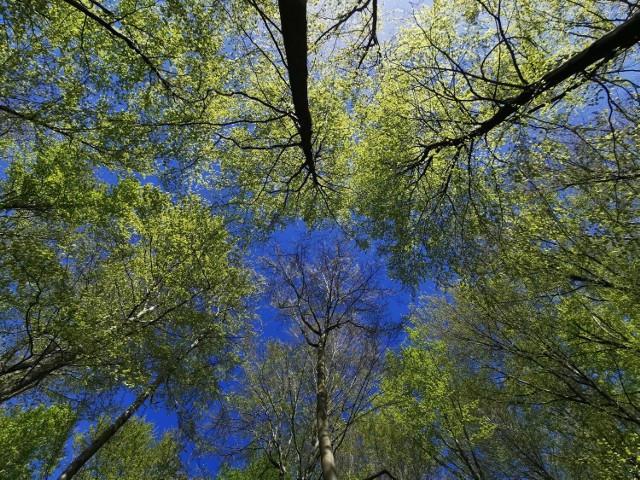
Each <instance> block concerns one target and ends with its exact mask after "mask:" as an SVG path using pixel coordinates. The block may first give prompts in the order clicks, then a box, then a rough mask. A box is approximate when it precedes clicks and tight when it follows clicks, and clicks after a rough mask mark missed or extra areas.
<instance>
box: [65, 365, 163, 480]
mask: <svg viewBox="0 0 640 480" xmlns="http://www.w3.org/2000/svg"><path fill="white" fill-rule="evenodd" d="M165 378H166V377H165V376H158V378H157V379H156V380H155V381H154V382H153V383H152V384H151V385H150V386H149V387H148V388H147V389H146V390H144V391H143V392H142V393H141V394H140V395H139V396H138V397H137V398H136V399H135V401H134V402H133V403H132V404H131V405H129V408H127V409H126V410H125V411H124V412H123V413H122V414H121V415H120V416H119V417H118V418H116V420H115V421H114V422H113V423H112V424H111V425H109V426H108V427H107V428H106V429H104V430H103V431H102V432H101V433H100V434H99V435H98V436H97V437H96V438H95V440H94V441H93V442H91V443H90V444H89V445H88V446H87V447H86V448H85V449H84V450H83V451H82V452H80V454H79V455H78V456H77V457H76V458H75V459H74V460H73V461H72V462H71V463H70V464H69V466H68V467H67V468H66V469H65V470H64V472H62V474H61V475H60V476H59V477H58V480H69V479H71V478H73V476H74V475H75V474H76V473H78V470H80V469H81V468H82V467H83V466H84V465H85V464H86V463H87V462H88V461H89V460H91V457H93V456H94V455H95V454H96V452H97V451H98V450H100V449H101V448H102V447H103V446H104V445H105V444H106V443H107V442H108V441H109V440H111V438H112V437H113V436H114V435H115V434H116V433H118V430H120V428H122V426H123V425H124V424H125V423H127V421H128V420H129V419H130V418H131V416H132V415H133V414H134V413H135V412H136V410H138V409H139V408H140V407H141V406H142V404H143V403H144V402H145V401H146V400H147V398H149V397H150V396H151V395H153V393H154V392H155V391H156V390H157V389H158V387H159V386H160V385H161V384H162V382H163V381H164V379H165Z"/></svg>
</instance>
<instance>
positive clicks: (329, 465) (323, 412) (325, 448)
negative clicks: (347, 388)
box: [316, 334, 338, 480]
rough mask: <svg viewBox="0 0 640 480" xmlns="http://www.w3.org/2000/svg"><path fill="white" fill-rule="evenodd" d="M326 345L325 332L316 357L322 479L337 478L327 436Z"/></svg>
mask: <svg viewBox="0 0 640 480" xmlns="http://www.w3.org/2000/svg"><path fill="white" fill-rule="evenodd" d="M325 346H326V334H323V335H322V336H321V337H320V342H319V344H318V347H317V353H318V359H317V364H316V371H317V382H318V386H317V393H316V425H317V428H318V448H319V449H320V465H321V466H322V479H323V480H338V475H337V473H336V463H335V459H334V458H333V447H332V445H331V437H330V436H329V420H328V419H327V411H328V396H327V369H326V365H325V363H324V353H325Z"/></svg>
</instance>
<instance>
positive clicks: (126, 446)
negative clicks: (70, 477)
mask: <svg viewBox="0 0 640 480" xmlns="http://www.w3.org/2000/svg"><path fill="white" fill-rule="evenodd" d="M102 426H103V425H102V422H99V423H98V425H97V427H96V428H95V429H92V430H91V432H90V434H89V435H88V436H87V437H88V438H87V437H78V438H76V447H77V448H78V449H83V448H84V447H85V446H86V444H87V443H88V442H89V441H90V440H91V437H93V436H95V434H96V433H97V431H100V430H101V428H102ZM156 437H157V434H156V433H155V431H154V426H153V424H151V423H148V422H146V421H145V420H144V419H141V418H138V417H134V418H132V419H131V420H130V421H129V422H127V424H126V425H125V426H124V427H123V428H122V429H121V430H119V431H118V433H117V434H116V435H115V437H114V438H112V439H111V440H110V441H109V443H108V444H107V445H106V446H105V447H103V448H101V449H100V450H99V451H98V453H97V454H96V455H95V457H94V458H93V459H92V460H91V462H90V463H89V464H88V465H87V466H86V467H85V468H84V469H83V470H82V471H80V472H78V474H77V475H76V476H75V478H77V479H80V480H90V479H96V478H101V479H105V480H116V479H126V480H129V479H130V480H138V479H140V480H142V479H145V480H146V479H149V480H161V479H166V478H175V479H178V478H187V476H186V474H185V471H184V467H183V465H182V461H181V460H180V451H181V450H182V446H181V445H180V443H179V442H178V441H177V439H176V438H175V435H174V434H173V433H171V432H167V433H164V434H163V435H162V436H161V437H160V438H159V439H157V438H156Z"/></svg>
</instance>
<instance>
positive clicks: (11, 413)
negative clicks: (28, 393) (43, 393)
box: [0, 404, 77, 480]
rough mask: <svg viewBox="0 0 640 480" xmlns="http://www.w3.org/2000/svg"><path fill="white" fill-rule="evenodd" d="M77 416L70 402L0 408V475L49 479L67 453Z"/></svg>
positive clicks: (13, 477)
mask: <svg viewBox="0 0 640 480" xmlns="http://www.w3.org/2000/svg"><path fill="white" fill-rule="evenodd" d="M76 419H77V416H76V415H75V413H74V412H73V411H72V410H71V408H70V407H69V406H68V405H63V404H53V405H50V406H44V405H38V406H34V407H32V408H29V409H22V408H20V407H19V406H15V407H12V408H10V409H6V408H4V407H3V408H2V409H1V411H0V465H2V466H1V467H0V475H1V476H2V478H12V479H16V480H22V479H24V480H29V479H33V478H38V479H45V478H48V477H49V475H50V474H51V473H52V472H53V470H54V469H55V467H56V465H57V464H58V462H59V461H60V459H61V457H62V456H63V453H64V445H65V442H66V440H67V437H68V436H69V433H70V431H71V429H72V428H73V425H74V424H75V422H76Z"/></svg>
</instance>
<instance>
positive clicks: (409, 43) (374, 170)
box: [353, 0, 639, 283]
mask: <svg viewBox="0 0 640 480" xmlns="http://www.w3.org/2000/svg"><path fill="white" fill-rule="evenodd" d="M638 21H639V20H638V16H637V12H636V11H635V9H634V8H633V6H629V5H627V4H626V3H624V2H620V3H616V2H614V3H609V2H594V3H590V4H589V5H586V4H572V5H571V6H570V7H568V8H567V7H566V6H565V5H564V4H562V3H558V2H553V1H550V2H543V3H540V2H526V1H522V2H520V1H519V2H504V1H500V2H484V1H475V0H472V1H467V0H463V1H460V2H457V3H455V4H453V5H451V4H450V3H448V2H447V3H444V2H443V3H440V2H435V3H434V4H433V5H432V6H429V7H425V8H423V9H422V10H421V11H419V12H417V14H416V24H415V25H414V26H412V27H410V28H409V29H407V30H406V32H405V33H403V34H401V35H400V36H399V38H398V41H397V42H396V45H395V46H394V49H393V51H392V52H391V54H390V58H389V61H388V62H386V66H387V68H386V69H385V70H383V71H382V72H381V76H380V79H379V84H377V85H379V87H377V88H376V89H375V90H374V91H375V92H377V93H376V95H375V97H374V99H373V101H374V104H373V105H371V104H369V103H365V104H363V106H362V108H361V110H360V115H361V117H362V119H363V122H364V124H365V125H369V127H368V128H367V127H365V128H363V134H362V142H360V143H359V145H358V146H357V151H358V152H359V155H358V156H357V160H356V164H355V165H354V177H353V185H354V188H355V191H356V194H355V195H354V197H353V198H354V199H356V204H355V205H354V208H355V209H356V211H357V212H358V213H359V214H360V215H361V216H362V218H363V222H362V223H361V224H360V225H361V226H360V228H365V229H366V230H367V231H368V232H369V233H370V234H371V235H372V236H373V237H374V238H377V239H380V240H381V241H382V251H383V252H384V253H386V254H388V255H389V256H390V261H391V267H392V268H391V270H392V272H393V273H394V274H395V275H396V276H398V277H400V278H403V279H404V281H407V282H414V283H415V282H416V281H418V280H420V279H424V278H425V277H426V276H427V275H432V276H437V277H439V278H441V279H443V280H445V281H446V280H447V275H449V278H451V275H450V274H451V273H454V274H457V275H466V274H467V273H468V272H469V270H470V269H472V268H475V266H476V265H480V267H481V264H482V262H483V258H484V256H485V254H486V252H487V251H488V250H490V249H491V248H492V246H493V245H494V244H495V243H496V242H499V241H506V242H508V241H511V240H510V238H509V236H508V235H505V232H508V231H510V226H511V224H512V223H513V222H514V221H516V220H514V217H517V216H518V213H519V211H520V209H521V208H526V206H528V205H529V204H536V205H538V206H539V208H540V210H542V209H543V208H544V207H543V205H542V203H543V202H544V203H547V204H549V211H550V212H553V211H555V209H557V208H561V209H564V208H568V205H567V203H566V202H567V200H568V199H569V198H570V197H571V196H572V193H573V189H576V188H577V189H588V188H596V189H608V188H611V189H615V188H617V185H624V186H625V188H629V189H634V188H636V187H635V184H636V183H637V178H638V177H637V170H638V166H637V162H636V160H635V159H637V154H636V153H637V141H636V138H637V133H636V127H635V125H637V110H636V109H635V108H634V104H635V102H636V100H635V99H636V98H637V88H638V85H637V82H635V81H634V79H635V74H634V68H635V67H634V62H635V60H634V59H635V58H637V50H638V47H637V43H634V42H637V38H636V36H635V34H634V35H620V34H621V32H622V31H623V30H626V29H633V30H634V31H637V28H636V27H635V25H636V22H638ZM603 32H605V33H606V35H603ZM618 35H620V36H618ZM616 38H617V39H618V40H620V41H621V42H627V41H629V42H630V43H625V44H624V45H622V44H619V45H618V44H616V47H614V48H608V47H607V48H604V47H603V48H600V47H601V46H602V45H606V44H607V42H609V41H612V42H613V41H614V39H616ZM609 46H610V47H611V45H609ZM596 52H600V53H599V55H601V56H600V57H598V56H597V55H596ZM592 54H593V55H595V56H594V57H593V59H595V63H593V64H589V62H587V61H586V60H585V59H586V58H587V57H590V56H591V55H592ZM593 59H592V60H593ZM583 60H585V61H584V62H583ZM577 66H580V67H581V69H578V70H577V71H576V69H575V68H574V67H577ZM570 67H571V68H570ZM559 72H565V73H564V74H563V75H566V74H568V73H571V75H569V76H568V77H566V78H565V80H562V81H561V82H560V83H557V82H556V81H555V80H552V78H556V76H557V75H559ZM563 78H564V77H563ZM542 79H544V80H542ZM542 83H544V87H541V86H540V85H541V84H542ZM536 86H538V87H540V88H536ZM523 101H524V102H525V103H524V104H523V103H522V102H523ZM576 157H579V158H580V161H574V158H576ZM569 201H570V200H569ZM592 215H593V214H592ZM604 215H606V214H604ZM604 215H603V216H604Z"/></svg>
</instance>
